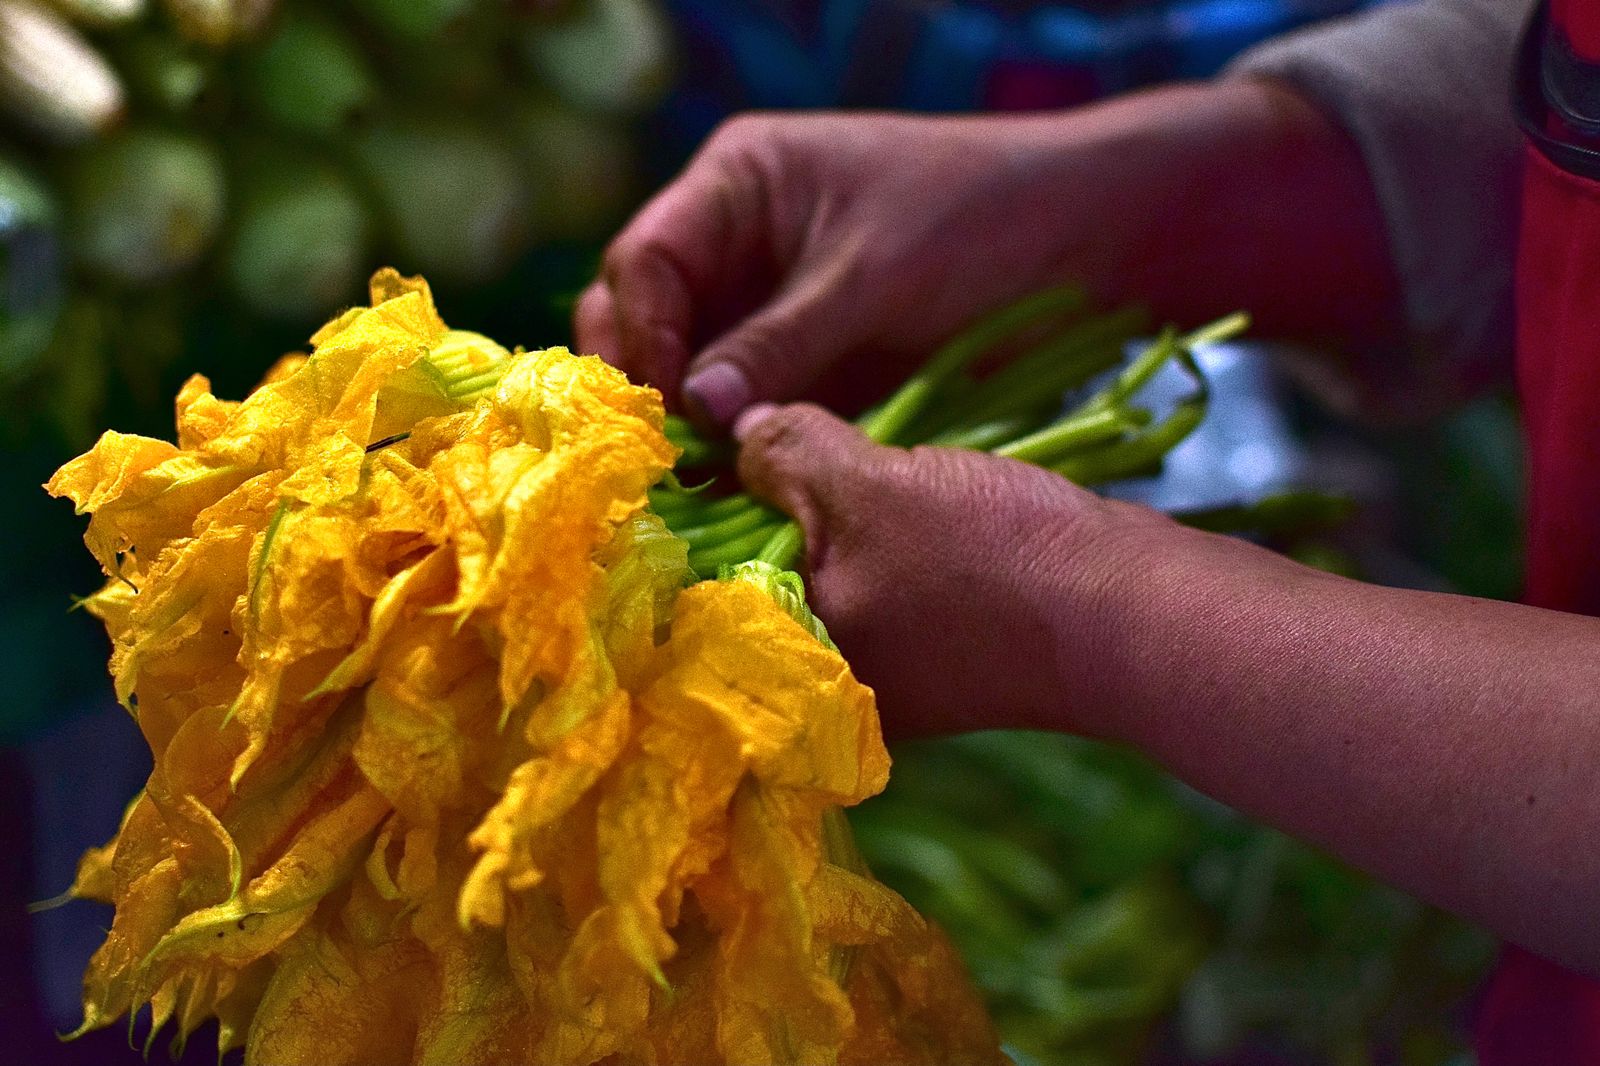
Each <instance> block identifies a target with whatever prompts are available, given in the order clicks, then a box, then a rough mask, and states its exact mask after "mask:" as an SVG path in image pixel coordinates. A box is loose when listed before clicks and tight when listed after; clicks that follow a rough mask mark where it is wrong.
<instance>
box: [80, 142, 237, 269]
mask: <svg viewBox="0 0 1600 1066" xmlns="http://www.w3.org/2000/svg"><path fill="white" fill-rule="evenodd" d="M67 188H68V203H69V205H70V207H71V219H72V237H73V246H74V250H75V251H76V252H77V255H78V257H79V259H80V260H81V261H82V262H83V263H84V265H85V266H87V267H89V268H90V269H92V270H94V271H97V272H99V273H101V274H104V275H106V276H108V277H112V278H116V279H118V280H121V281H127V282H132V283H135V284H148V283H152V282H157V281H161V280H164V279H166V278H170V277H172V276H173V275H174V274H176V273H178V272H179V271H180V270H183V269H184V268H185V267H188V266H191V265H193V264H194V263H195V262H196V261H197V260H198V259H199V258H200V257H201V256H202V255H203V254H204V253H205V251H206V250H207V249H208V248H209V247H210V246H211V243H212V241H213V240H214V239H215V237H216V235H217V231H218V229H219V228H220V227H221V225H222V220H223V216H224V212H225V210H226V206H227V196H226V184H225V181H224V178H223V173H222V165H221V163H220V162H219V161H218V159H217V155H216V152H215V150H214V149H213V148H212V147H211V145H209V144H208V143H207V142H205V141H202V140H200V139H199V138H197V137H191V136H186V135H183V134H177V133H168V132H165V131H160V130H149V129H145V130H133V131H130V132H127V133H123V134H120V135H118V136H115V137H112V138H110V139H108V140H105V141H100V142H97V143H96V144H94V145H91V146H90V147H89V148H88V149H86V150H85V151H84V152H83V153H82V154H81V155H80V156H79V157H78V158H77V159H75V160H74V161H73V164H72V167H71V171H70V173H69V175H68V179H67Z"/></svg>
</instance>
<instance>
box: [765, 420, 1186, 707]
mask: <svg viewBox="0 0 1600 1066" xmlns="http://www.w3.org/2000/svg"><path fill="white" fill-rule="evenodd" d="M734 434H735V436H736V437H737V438H738V440H739V442H740V454H739V473H740V476H741V477H742V478H743V479H744V482H745V484H746V486H747V487H748V488H749V489H750V490H751V491H752V492H754V493H755V494H756V495H758V496H761V497H763V498H765V499H767V500H770V501H771V502H772V503H774V504H775V505H776V506H778V507H780V508H782V509H783V510H784V511H786V512H788V513H789V514H790V515H792V516H793V517H794V518H795V519H796V521H798V523H799V524H800V526H801V528H802V530H803V531H804V533H805V541H806V549H807V568H808V571H809V575H808V576H809V586H810V599H811V602H812V604H813V606H814V607H815V609H816V611H817V614H818V616H819V617H821V618H822V620H823V621H824V622H825V623H826V624H827V626H828V629H829V631H830V633H831V634H832V635H833V637H834V639H835V640H836V641H837V642H838V644H839V646H840V648H841V650H843V652H844V653H845V655H846V657H847V658H848V659H849V661H850V663H851V666H852V668H853V669H854V670H855V672H856V674H857V676H859V677H860V678H861V679H862V680H863V681H865V682H866V683H867V684H869V685H871V686H872V687H873V688H874V689H875V690H876V691H877V695H878V703H879V707H880V709H881V710H882V712H883V718H884V726H885V729H886V730H887V731H888V732H889V733H890V734H891V735H900V736H914V735H923V734H939V733H950V732H958V731H964V730H972V729H986V728H988V729H992V728H1017V727H1043V726H1046V725H1048V726H1049V727H1050V728H1057V729H1071V730H1074V731H1078V732H1085V733H1090V734H1097V733H1101V732H1103V731H1104V730H1105V728H1106V727H1107V725H1108V724H1109V723H1105V722H1103V721H1102V720H1101V717H1100V716H1101V711H1102V708H1103V707H1104V706H1105V705H1106V704H1107V703H1108V702H1109V701H1108V700H1107V699H1106V698H1105V697H1104V696H1103V693H1104V692H1105V691H1106V690H1107V686H1106V685H1105V684H1104V683H1103V682H1102V679H1105V678H1110V677H1114V676H1115V669H1116V668H1115V664H1114V661H1112V660H1113V659H1114V654H1115V653H1114V651H1113V649H1112V643H1113V641H1112V639H1111V638H1112V637H1113V636H1114V629H1115V626H1114V625H1111V624H1110V623H1111V619H1110V617H1109V616H1108V615H1107V614H1106V613H1105V610H1104V608H1105V607H1106V606H1108V605H1111V604H1114V603H1115V602H1116V598H1117V597H1119V596H1122V595H1124V594H1126V593H1128V592H1131V591H1132V589H1131V588H1124V587H1123V586H1125V585H1127V584H1128V579H1127V577H1125V576H1123V575H1126V574H1128V573H1130V572H1132V570H1133V569H1134V568H1135V563H1134V559H1135V556H1137V554H1138V553H1139V552H1140V551H1143V550H1148V547H1149V546H1150V544H1151V543H1152V542H1153V541H1158V540H1160V539H1161V538H1163V537H1170V536H1172V535H1175V534H1181V533H1183V532H1185V531H1183V530H1182V528H1181V527H1179V526H1177V525H1176V523H1173V522H1171V521H1170V520H1169V519H1167V518H1165V517H1163V516H1161V515H1159V514H1157V513H1155V512H1153V511H1149V510H1147V509H1145V508H1142V507H1135V506H1132V505H1129V504H1122V503H1117V502H1114V501H1108V500H1103V499H1101V498H1100V497H1098V496H1096V495H1094V494H1093V493H1091V492H1088V491H1086V490H1084V489H1081V488H1078V487H1077V486H1075V485H1073V484H1072V483H1071V482H1069V481H1067V480H1066V479H1064V478H1061V477H1059V476H1057V475H1055V474H1052V473H1050V472H1049V471H1046V470H1042V469H1040V468H1038V467H1034V466H1030V465H1028V464H1026V463H1022V462H1018V461H1016V460H1012V459H1002V458H998V457H995V456H991V455H984V454H981V453H978V452H969V451H961V450H957V449H950V448H932V447H920V448H913V449H911V450H909V451H907V450H905V449H902V448H890V447H884V446H882V445H878V444H874V443H872V442H871V441H870V440H868V439H867V438H866V437H865V436H864V435H863V434H862V433H861V432H860V431H859V430H857V429H856V428H855V427H854V426H851V425H849V424H848V423H846V422H843V421H840V420H839V419H838V418H836V417H834V416H833V415H831V414H829V413H827V412H826V411H824V410H822V409H821V408H819V407H814V406H811V405H808V404H796V405H793V406H788V407H774V406H771V405H761V406H757V407H752V408H750V409H749V410H748V411H747V412H746V413H745V414H744V415H743V416H742V417H741V418H740V419H739V420H738V422H736V423H735V426H734ZM1106 671H1111V672H1110V673H1107V672H1106Z"/></svg>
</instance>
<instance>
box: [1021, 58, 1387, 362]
mask: <svg viewBox="0 0 1600 1066" xmlns="http://www.w3.org/2000/svg"><path fill="white" fill-rule="evenodd" d="M1026 121H1034V122H1038V121H1040V120H1038V119H1032V120H1026ZM1060 127H1061V128H1063V129H1065V130H1067V131H1068V133H1067V135H1066V137H1065V139H1064V141H1062V142H1061V149H1060V154H1059V156H1058V157H1057V158H1056V160H1055V165H1056V166H1057V167H1058V168H1059V169H1058V172H1057V174H1056V175H1055V188H1056V189H1057V190H1058V193H1057V195H1058V196H1059V197H1061V198H1062V199H1061V201H1060V202H1061V203H1068V204H1069V203H1072V202H1073V201H1078V202H1079V204H1080V206H1079V207H1078V208H1074V209H1072V210H1071V211H1070V212H1067V213H1069V214H1071V215H1073V216H1075V221H1074V222H1073V223H1072V224H1071V225H1070V226H1069V227H1068V230H1069V233H1068V236H1067V241H1068V246H1067V247H1066V248H1065V249H1064V254H1063V255H1062V257H1061V258H1062V261H1063V262H1064V263H1066V264H1069V265H1071V264H1077V263H1082V264H1086V265H1087V266H1088V268H1089V270H1090V272H1091V274H1092V276H1093V278H1094V280H1095V282H1096V283H1097V284H1099V285H1100V286H1102V287H1103V289H1104V290H1105V292H1106V294H1107V295H1108V296H1110V297H1113V298H1117V299H1139V300H1145V301H1149V302H1150V303H1151V304H1152V305H1153V306H1154V308H1155V310H1156V312H1157V314H1158V315H1160V316H1162V317H1170V318H1174V319H1177V320H1179V321H1197V320H1201V319H1205V318H1209V317H1214V316H1216V315H1218V314H1223V313H1226V312H1228V311H1232V310H1236V309H1238V308H1240V307H1244V308H1248V309H1249V310H1250V311H1251V312H1252V314H1253V315H1254V316H1255V317H1256V319H1257V322H1258V323H1259V326H1260V329H1261V331H1262V332H1264V333H1266V334H1275V335H1282V336H1293V337H1298V338H1321V337H1327V336H1338V337H1339V338H1341V344H1342V346H1344V347H1351V346H1359V345H1361V344H1363V343H1366V342H1371V341H1375V340H1385V339H1393V338H1394V337H1395V336H1397V335H1398V333H1399V331H1400V323H1401V320H1402V311H1401V304H1400V297H1399V293H1398V287H1397V283H1396V281H1395V277H1394V271H1393V267H1392V264H1391V263H1390V261H1389V251H1388V241H1387V236H1386V233H1385V230H1384V224H1383V219H1382V216H1381V214H1380V212H1379V208H1378V204H1377V200H1376V198H1375V196H1374V193H1373V191H1372V187H1371V182H1370V180H1369V178H1368V176H1367V173H1366V170H1365V167H1364V164H1363V162H1362V160H1361V157H1360V153H1359V152H1358V151H1357V149H1356V147H1355V145H1354V144H1353V143H1352V142H1351V141H1350V140H1349V139H1348V137H1347V136H1346V135H1345V134H1344V133H1343V132H1342V131H1341V130H1340V129H1339V128H1338V127H1336V126H1335V125H1334V124H1333V123H1332V122H1331V121H1330V120H1329V119H1327V118H1326V117H1325V116H1323V115H1322V113H1321V112H1319V111H1318V110H1317V109H1316V108H1314V107H1312V106H1311V105H1310V104H1309V103H1307V102H1306V101H1304V100H1302V99H1301V98H1300V97H1299V96H1297V95H1296V94H1295V93H1294V92H1293V91H1291V90H1289V89H1287V88H1285V87H1283V86H1281V85H1278V84H1276V83H1273V82H1270V81H1265V80H1251V79H1238V80H1232V81H1221V82H1214V83H1204V84H1193V85H1179V86H1170V87H1166V88H1161V89H1155V90H1151V91H1148V92H1143V93H1137V94H1132V95H1129V96H1124V97H1120V98H1117V99H1114V100H1111V101H1107V102H1105V103H1102V104H1098V105H1095V106H1093V107H1089V108H1085V109H1082V110H1079V111H1076V112H1073V113H1071V114H1070V115H1068V116H1066V118H1065V119H1064V120H1062V121H1061V123H1060ZM1095 218H1098V219H1100V222H1099V223H1098V224H1096V223H1095V222H1094V221H1093V220H1094V219H1095Z"/></svg>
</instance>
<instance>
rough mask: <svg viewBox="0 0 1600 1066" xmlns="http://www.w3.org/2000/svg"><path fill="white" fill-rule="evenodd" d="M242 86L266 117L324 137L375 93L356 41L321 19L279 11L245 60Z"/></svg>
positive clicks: (293, 128) (284, 125) (342, 124)
mask: <svg viewBox="0 0 1600 1066" xmlns="http://www.w3.org/2000/svg"><path fill="white" fill-rule="evenodd" d="M244 79H245V90H246V92H247V93H248V95H249V100H250V103H251V105H252V106H253V107H254V108H255V110H256V111H257V112H258V113H259V114H261V115H262V117H264V118H266V119H267V120H268V121H270V122H273V123H276V124H277V125H279V126H281V127H283V128H284V129H288V130H296V131H299V132H303V133H312V134H318V135H323V136H326V135H328V134H332V133H334V132H336V131H337V130H339V129H340V128H342V127H343V126H345V125H346V124H347V123H348V122H349V121H350V119H351V117H352V116H354V115H355V114H356V113H357V112H359V111H360V110H362V109H363V108H365V107H366V106H368V105H369V104H370V103H371V102H372V100H373V98H374V97H375V96H376V95H377V86H376V84H375V83H374V81H373V77H372V73H371V71H370V70H369V68H368V66H367V61H366V59H365V58H364V57H363V56H362V54H361V48H360V46H359V45H358V44H357V42H356V41H355V40H354V39H353V38H352V37H351V36H350V35H349V34H347V33H346V32H345V31H344V30H342V29H341V28H339V27H338V26H336V25H334V24H333V23H332V22H329V21H327V20H325V19H322V18H318V17H316V16H314V15H307V14H302V13H299V12H285V13H284V16H283V18H281V19H280V20H279V21H278V24H277V25H276V26H275V27H274V29H273V31H272V33H271V34H270V35H269V36H268V37H267V39H266V40H265V41H264V42H262V45H261V47H260V48H259V49H257V50H255V51H253V52H252V53H251V54H250V55H249V56H248V57H247V58H246V60H245V65H244Z"/></svg>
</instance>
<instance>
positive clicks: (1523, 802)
mask: <svg viewBox="0 0 1600 1066" xmlns="http://www.w3.org/2000/svg"><path fill="white" fill-rule="evenodd" d="M735 432H736V434H737V436H738V437H739V438H740V440H741V452H740V472H741V474H742V475H743V476H744V477H745V478H746V480H747V482H748V484H749V485H750V486H751V487H752V488H753V489H754V490H755V491H756V492H758V493H760V494H761V495H763V496H765V497H766V498H768V499H770V500H771V501H772V502H774V503H775V504H777V505H778V506H779V507H781V508H783V509H784V510H785V511H787V512H789V513H790V514H792V515H793V516H794V517H795V518H796V519H797V520H798V521H799V522H800V524H801V526H802V528H803V529H804V531H805V534H806V539H807V544H808V546H809V562H810V569H811V588H812V592H813V598H814V601H815V605H816V607H817V611H818V614H819V615H820V616H821V617H822V618H823V619H824V621H826V622H827V623H828V626H829V629H830V631H831V632H832V633H833V634H834V636H835V638H836V639H837V641H838V643H839V646H840V648H841V649H842V650H843V651H844V652H845V654H846V656H847V657H848V658H849V660H850V661H851V663H852V665H853V667H854V668H855V669H856V670H857V673H858V674H859V676H860V677H861V679H862V680H863V681H866V682H867V683H868V684H870V685H872V686H873V687H874V688H875V689H876V690H877V691H878V694H879V699H880V706H881V709H882V712H883V715H884V723H885V729H886V731H887V732H889V733H891V734H893V735H899V736H907V735H920V734H927V733H943V732H950V731H959V730H966V729H976V728H1007V727H1010V728H1019V727H1020V728H1039V729H1053V730H1068V731H1073V732H1080V733H1088V734H1091V735H1096V736H1100V737H1104V738H1108V739H1112V740H1119V741H1123V742H1127V743H1130V744H1132V745H1134V746H1135V747H1138V748H1139V749H1141V750H1143V751H1145V752H1146V753H1148V754H1150V755H1152V756H1154V757H1155V758H1156V759H1158V760H1160V761H1161V762H1163V763H1164V764H1165V765H1166V766H1167V767H1169V768H1170V769H1171V770H1172V771H1173V772H1174V773H1176V774H1177V775H1178V776H1179V777H1181V778H1183V779H1184V780H1185V781H1187V782H1189V783H1190V784H1192V785H1194V786H1195V787H1197V788H1199V789H1201V790H1203V791H1205V792H1207V793H1209V794H1211V795H1213V796H1216V797H1217V798H1218V799H1221V800H1223V801H1224V802H1227V803H1230V804H1232V805H1233V806H1235V807H1238V808H1239V809H1240V810H1243V811H1245V812H1247V813H1249V814H1251V815H1254V816H1255V817H1258V818H1261V819H1263V820H1265V821H1267V822H1269V823H1271V824H1273V825H1276V826H1278V827H1280V828H1282V829H1284V830H1286V831H1288V832H1291V833H1293V834H1295V835H1297V836H1300V837H1302V838H1304V839H1307V840H1310V841H1312V842H1313V843H1316V844H1318V845H1320V846H1322V847H1325V848H1327V849H1328V850H1330V851H1332V852H1333V853H1335V854H1337V855H1339V856H1341V857H1342V858H1344V859H1346V860H1347V861H1349V862H1352V863H1354V864H1356V865H1358V866H1361V867H1363V868H1365V869H1368V870H1370V871H1372V872H1374V873H1376V874H1377V875H1379V876H1380V877H1383V878H1385V879H1386V880H1388V881H1390V882H1392V883H1394V884H1397V885H1399V886H1401V887H1403V888H1405V889H1407V890H1409V891H1411V892H1414V893H1416V894H1417V895H1419V896H1421V897H1423V898H1424V899H1427V900H1429V901H1431V902H1433V903H1435V904H1438V905H1440V906H1443V907H1446V908H1448V909H1451V910H1454V911H1456V912H1458V913H1460V914H1463V915H1466V916H1467V917H1469V918H1472V919H1474V920H1476V921H1479V922H1482V923H1483V924H1485V925H1486V926H1488V927H1489V928H1491V929H1493V930H1494V931H1495V932H1497V933H1499V934H1500V935H1502V936H1504V937H1506V938H1507V939H1509V940H1512V941H1514V942H1516V943H1519V944H1522V945H1524V946H1527V947H1529V948H1531V949H1533V950H1534V951H1536V952H1538V953H1540V954H1542V955H1545V956H1547V957H1549V958H1552V959H1555V960H1556V961H1558V962H1561V963H1563V964H1565V965H1568V966H1571V967H1573V968H1575V969H1578V970H1580V971H1584V972H1587V973H1590V974H1597V975H1600V927H1597V926H1596V924H1595V923H1594V921H1593V914H1594V913H1595V911H1596V908H1597V907H1600V849H1596V848H1593V847H1590V846H1589V841H1591V840H1592V839H1593V838H1594V836H1595V832H1596V828H1597V827H1600V789H1596V788H1595V787H1594V772H1593V766H1594V763H1595V760H1596V759H1597V758H1600V619H1593V618H1586V617H1582V616H1578V615H1568V614H1561V613H1558V612H1553V611H1544V610H1539V609H1537V608H1532V607H1524V606H1520V605H1516V604H1508V603H1500V602H1495V601H1490V600H1480V599H1475V598H1471V597H1465V596H1447V595H1440V594H1435V593H1423V592H1413V591H1408V590H1399V589H1387V588H1380V587H1377V586H1373V585H1366V584H1363V583H1361V582H1357V581H1350V580H1347V579H1344V578H1340V577H1335V576H1333V575H1329V574H1324V573H1321V572H1319V571H1315V570H1311V569H1309V568H1307V567H1304V566H1301V565H1299V564H1297V563H1294V562H1292V561H1290V560H1287V559H1284V558H1283V557H1281V556H1278V555H1275V554H1273V553H1271V552H1268V551H1266V550H1264V549H1261V548H1257V547H1255V546H1253V545H1250V544H1247V543H1244V542H1242V541H1238V540H1233V539H1229V538H1227V537H1221V536H1216V535H1213V534H1208V533H1201V532H1198V531H1195V530H1191V529H1187V528H1185V527H1183V526H1180V525H1178V524H1177V523H1175V522H1172V521H1171V520H1169V519H1167V518H1164V517H1162V516H1160V515H1157V514H1155V513H1153V512H1151V511H1148V510H1145V509H1143V508H1138V507H1134V506H1130V505H1126V504H1120V503H1116V502H1114V501H1108V500H1102V499H1100V498H1098V497H1096V496H1095V495H1094V494H1092V493H1089V492H1086V491H1084V490H1082V489H1078V488H1076V487H1075V486H1073V485H1070V484H1068V483H1067V482H1066V481H1064V480H1062V479H1060V478H1057V477H1055V476H1054V475H1052V474H1049V473H1046V472H1045V471H1042V470H1037V469H1034V468H1032V467H1028V466H1026V465H1025V464H1022V463H1016V462H1012V461H1009V460H1004V459H998V458H995V457H992V456H985V455H978V454H974V453H965V452H957V451H950V450H945V449H939V448H918V449H912V450H911V451H904V450H900V449H894V448H884V447H880V446H878V445H875V444H872V443H870V442H869V441H867V440H866V439H865V438H864V437H862V436H861V434H860V433H859V432H858V431H857V430H856V429H855V428H854V427H851V426H849V425H847V424H846V423H843V422H841V421H839V420H838V419H836V418H834V417H833V416H831V415H829V414H827V413H825V412H823V411H821V410H820V409H817V408H814V407H807V406H804V405H796V406H791V407H786V408H774V407H771V406H758V407H755V408H752V409H751V410H750V411H748V412H747V413H746V414H745V416H744V417H742V418H741V419H740V420H739V422H738V423H737V424H736V427H735Z"/></svg>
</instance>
